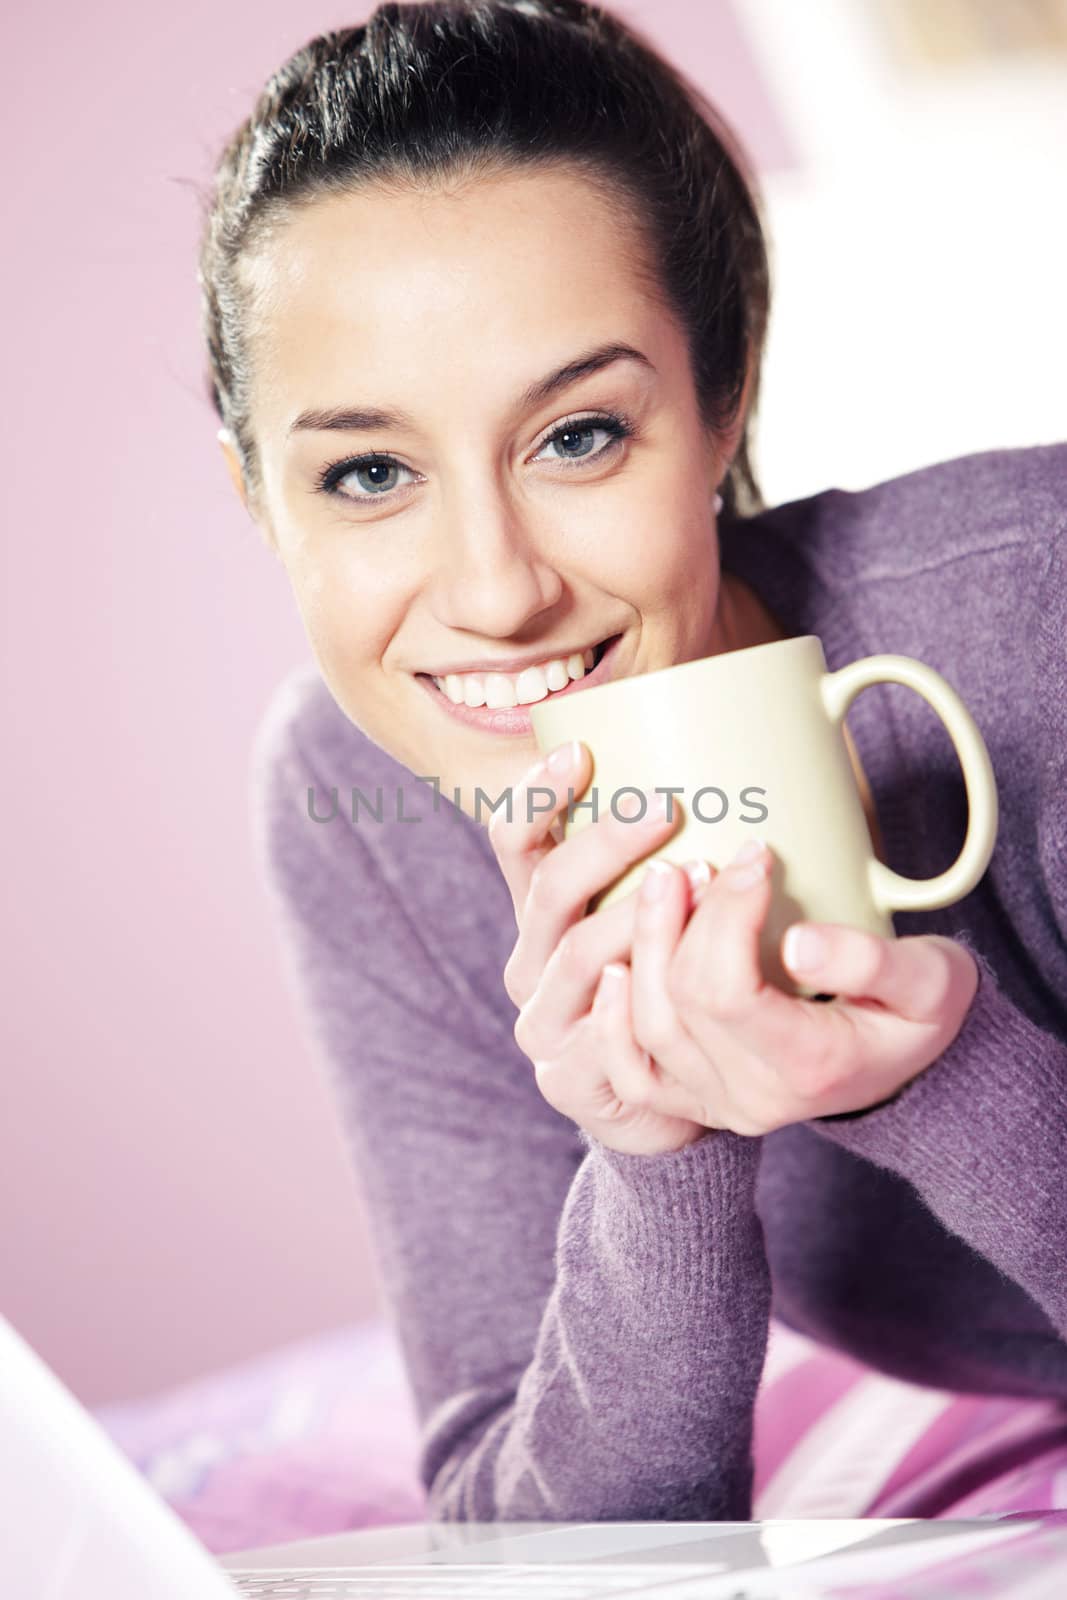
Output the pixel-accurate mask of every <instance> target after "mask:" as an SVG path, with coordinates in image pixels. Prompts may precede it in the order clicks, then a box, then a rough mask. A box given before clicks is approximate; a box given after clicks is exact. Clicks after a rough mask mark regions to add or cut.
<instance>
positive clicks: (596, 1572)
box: [222, 1518, 1067, 1600]
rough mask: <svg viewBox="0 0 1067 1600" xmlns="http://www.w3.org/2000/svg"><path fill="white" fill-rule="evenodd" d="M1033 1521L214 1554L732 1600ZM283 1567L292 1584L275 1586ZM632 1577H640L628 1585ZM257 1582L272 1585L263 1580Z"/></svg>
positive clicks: (299, 1574) (844, 1574) (962, 1549)
mask: <svg viewBox="0 0 1067 1600" xmlns="http://www.w3.org/2000/svg"><path fill="white" fill-rule="evenodd" d="M1032 1527H1033V1525H1032V1524H1019V1523H1014V1524H1005V1523H1001V1522H997V1521H996V1520H995V1519H992V1518H974V1519H971V1520H969V1521H958V1522H953V1521H945V1520H943V1521H932V1522H921V1521H919V1520H917V1519H877V1518H871V1519H866V1520H862V1521H861V1520H850V1521H835V1520H826V1521H814V1522H813V1521H797V1520H781V1521H768V1522H762V1523H744V1522H740V1523H738V1522H734V1523H728V1522H716V1523H692V1522H684V1523H591V1524H560V1525H553V1524H550V1523H511V1524H504V1523H498V1524H484V1523H483V1524H478V1523H468V1524H418V1525H412V1526H406V1527H396V1528H383V1529H374V1530H370V1531H368V1532H364V1533H353V1534H348V1535H332V1536H330V1537H329V1538H327V1539H311V1540H308V1539H304V1540H300V1541H299V1542H298V1543H297V1544H293V1545H286V1546H276V1547H274V1549H273V1550H261V1551H259V1552H256V1553H255V1554H254V1555H244V1556H242V1555H233V1556H228V1557H226V1558H224V1560H223V1563H222V1564H223V1566H224V1567H226V1568H227V1570H229V1571H231V1572H234V1573H235V1574H236V1573H242V1574H245V1575H247V1576H248V1577H249V1578H250V1579H251V1578H252V1576H253V1575H255V1574H259V1575H260V1577H261V1578H263V1577H265V1576H266V1575H268V1574H269V1575H271V1576H274V1575H277V1577H278V1580H279V1585H280V1587H279V1588H278V1591H277V1592H278V1594H279V1595H281V1594H283V1593H286V1592H288V1593H299V1592H300V1591H299V1588H298V1582H299V1579H301V1578H302V1579H305V1580H311V1579H313V1578H316V1577H317V1578H318V1579H320V1580H321V1581H323V1582H324V1584H325V1583H329V1582H330V1581H331V1580H332V1581H335V1582H339V1581H340V1580H342V1579H343V1578H345V1577H350V1578H351V1579H352V1580H353V1588H352V1594H353V1595H354V1596H355V1595H366V1596H368V1597H369V1596H371V1595H380V1596H385V1595H392V1596H397V1597H400V1596H403V1597H405V1600H406V1597H408V1596H414V1595H422V1594H425V1595H427V1596H429V1595H433V1594H438V1593H440V1594H446V1593H447V1594H451V1595H458V1594H460V1593H463V1594H467V1593H469V1594H471V1595H475V1594H478V1593H481V1592H482V1590H483V1589H485V1590H486V1591H487V1592H491V1593H492V1595H493V1596H494V1600H502V1597H503V1596H504V1595H505V1594H508V1595H514V1596H515V1597H516V1600H518V1597H519V1596H522V1595H525V1594H532V1593H538V1594H544V1593H548V1592H550V1591H549V1590H548V1589H547V1588H546V1587H545V1580H546V1579H547V1578H549V1577H552V1578H554V1579H558V1582H559V1584H560V1592H566V1593H567V1594H568V1595H577V1594H593V1593H594V1592H597V1593H599V1592H605V1591H604V1590H603V1589H601V1587H600V1585H601V1583H604V1584H606V1585H607V1586H608V1588H609V1589H614V1588H615V1586H616V1585H617V1591H618V1592H619V1593H622V1592H624V1591H625V1592H627V1593H629V1594H633V1595H636V1594H641V1595H644V1594H646V1593H647V1594H649V1595H653V1594H655V1595H658V1594H660V1593H662V1594H664V1595H665V1596H669V1597H670V1600H712V1597H714V1596H725V1595H729V1596H733V1597H737V1596H738V1594H739V1591H738V1589H737V1581H738V1579H739V1577H741V1576H742V1575H744V1576H745V1588H744V1596H745V1600H763V1597H766V1600H777V1597H780V1596H785V1595H795V1596H802V1595H805V1596H809V1597H811V1600H816V1597H817V1596H819V1595H821V1594H823V1592H824V1582H825V1581H830V1580H833V1581H835V1582H837V1581H844V1580H846V1579H848V1580H850V1581H852V1582H861V1583H863V1584H866V1583H867V1582H872V1583H873V1582H875V1581H877V1580H882V1579H889V1578H902V1577H904V1576H906V1575H908V1574H912V1573H917V1572H920V1571H922V1570H924V1569H925V1568H926V1567H928V1566H933V1565H935V1564H938V1563H940V1562H946V1561H949V1560H951V1559H953V1558H956V1557H960V1556H964V1555H968V1554H970V1553H972V1552H979V1551H984V1550H989V1551H991V1552H993V1551H996V1550H999V1549H1000V1548H1002V1547H1003V1546H1005V1545H1007V1544H1009V1543H1010V1542H1012V1541H1016V1542H1019V1543H1020V1544H1021V1543H1022V1541H1023V1540H1024V1539H1025V1538H1026V1537H1027V1534H1028V1532H1029V1531H1030V1530H1031V1529H1032ZM1051 1532H1052V1537H1053V1539H1056V1538H1057V1536H1058V1544H1057V1546H1056V1548H1057V1551H1059V1550H1062V1553H1063V1561H1064V1572H1065V1573H1067V1530H1063V1529H1058V1530H1052V1531H1051ZM1047 1534H1048V1531H1047V1530H1046V1534H1045V1535H1043V1536H1042V1537H1047ZM860 1546H863V1548H860ZM1012 1559H1013V1561H1014V1560H1015V1557H1014V1554H1013V1557H1012ZM1042 1561H1043V1563H1044V1566H1043V1571H1044V1574H1045V1576H1046V1577H1048V1578H1049V1579H1053V1580H1054V1578H1055V1574H1053V1572H1052V1571H1051V1567H1050V1565H1049V1561H1048V1554H1047V1552H1044V1553H1043V1555H1042ZM1031 1565H1032V1564H1031ZM287 1575H291V1579H292V1584H293V1587H292V1588H288V1587H287V1586H285V1579H286V1576H287ZM635 1575H636V1576H638V1577H639V1578H640V1579H641V1580H642V1581H641V1582H640V1584H639V1585H638V1587H636V1588H635V1587H634V1583H633V1579H634V1576H635ZM1019 1576H1020V1583H1021V1584H1022V1585H1023V1587H1021V1588H1020V1589H1019V1590H1018V1591H1016V1590H1015V1588H1014V1587H1011V1588H1009V1589H1005V1588H1003V1586H1002V1587H1001V1588H1000V1589H998V1591H997V1592H998V1593H999V1594H1001V1595H1003V1596H1005V1597H1006V1600H1014V1597H1015V1595H1016V1593H1018V1594H1019V1595H1020V1596H1021V1597H1025V1600H1030V1593H1029V1591H1028V1590H1027V1589H1026V1588H1025V1584H1026V1582H1027V1581H1028V1575H1027V1568H1026V1566H1025V1565H1024V1564H1020V1568H1019ZM375 1580H377V1581H375ZM583 1580H585V1582H584V1583H583ZM1060 1581H1061V1582H1063V1581H1064V1579H1063V1577H1062V1576H1061V1578H1060ZM586 1585H588V1586H586ZM256 1592H257V1593H260V1594H264V1593H267V1594H269V1593H270V1592H271V1591H270V1589H269V1588H266V1587H265V1588H257V1589H256ZM308 1592H311V1593H313V1592H314V1589H313V1588H312V1589H310V1590H309V1591H308ZM324 1592H325V1591H324ZM330 1592H331V1593H336V1592H337V1591H334V1590H332V1589H331V1590H330ZM341 1592H344V1590H343V1589H342V1590H341ZM1050 1592H1051V1591H1050Z"/></svg>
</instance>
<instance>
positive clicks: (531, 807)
mask: <svg viewBox="0 0 1067 1600" xmlns="http://www.w3.org/2000/svg"><path fill="white" fill-rule="evenodd" d="M589 766H590V756H589V752H588V749H587V747H586V746H585V745H584V744H582V743H581V742H580V741H579V740H577V739H571V740H568V741H567V743H566V744H562V745H558V746H557V747H556V749H554V750H550V751H549V753H548V754H547V755H546V756H544V757H543V758H542V759H541V760H540V761H537V762H535V763H534V765H533V766H532V767H531V768H530V769H529V771H528V772H527V773H526V775H525V777H524V778H523V779H522V781H521V782H520V783H519V785H518V786H517V788H515V789H513V790H512V791H511V792H510V797H509V798H510V804H506V805H505V806H504V808H503V809H502V810H500V811H494V813H493V815H492V817H491V818H490V820H489V826H488V829H487V832H488V835H489V843H490V844H491V846H492V848H493V853H494V854H495V856H496V858H497V861H498V862H499V864H500V870H501V872H502V873H503V875H504V881H505V883H506V884H507V886H508V891H509V893H510V894H511V902H512V905H513V906H514V909H515V917H516V921H518V919H519V917H520V915H521V912H522V908H523V906H524V905H525V903H526V897H527V895H528V893H529V889H530V879H531V877H532V875H533V871H534V868H535V867H536V866H537V864H538V862H539V861H540V860H541V859H542V858H543V857H544V856H545V855H547V854H548V852H549V851H551V850H553V849H555V848H557V843H556V839H557V838H558V835H556V836H554V835H553V833H552V830H553V827H554V826H555V823H556V821H557V819H558V817H559V814H560V812H561V811H563V810H564V809H565V808H566V807H567V806H568V805H569V804H570V802H571V800H572V799H576V798H577V797H578V796H579V795H580V794H581V793H582V791H583V790H584V788H585V786H586V784H587V782H588V780H589V776H590V773H589V771H588V770H587V769H588V768H589Z"/></svg>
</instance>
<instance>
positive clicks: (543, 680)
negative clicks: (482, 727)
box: [433, 645, 596, 710]
mask: <svg viewBox="0 0 1067 1600" xmlns="http://www.w3.org/2000/svg"><path fill="white" fill-rule="evenodd" d="M595 660H596V649H595V647H594V646H592V645H590V646H589V648H588V649H586V650H576V651H574V653H573V654H572V655H569V656H560V657H557V658H556V659H555V660H554V661H546V662H544V663H543V664H542V665H541V666H537V667H526V668H525V670H524V671H522V672H519V673H516V674H514V675H512V674H509V673H506V672H449V673H446V674H445V676H444V677H443V678H434V680H433V681H434V683H435V684H436V685H437V687H438V688H439V689H440V690H441V691H442V693H443V694H446V695H447V696H448V698H449V699H450V700H451V701H452V704H453V705H457V706H462V705H468V706H488V707H489V708H490V710H498V709H500V708H501V707H506V706H515V705H520V706H526V705H532V704H533V702H534V701H535V700H543V699H544V698H545V696H546V695H548V694H551V693H553V692H554V691H555V690H558V689H565V688H566V687H567V685H568V684H569V683H570V682H571V681H572V680H574V679H577V678H584V677H585V674H586V672H589V671H591V670H592V668H593V663H594V662H595Z"/></svg>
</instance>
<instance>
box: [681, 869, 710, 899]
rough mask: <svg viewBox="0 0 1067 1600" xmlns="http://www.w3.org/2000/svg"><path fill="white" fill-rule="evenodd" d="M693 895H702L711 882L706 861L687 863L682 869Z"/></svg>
mask: <svg viewBox="0 0 1067 1600" xmlns="http://www.w3.org/2000/svg"><path fill="white" fill-rule="evenodd" d="M683 871H684V872H685V875H686V877H687V878H688V879H689V883H690V885H691V887H692V890H693V893H694V894H695V895H700V894H703V892H704V890H705V889H706V888H707V886H708V884H709V883H710V882H711V868H710V867H709V866H708V864H707V862H706V861H687V862H686V863H685V866H684V868H683Z"/></svg>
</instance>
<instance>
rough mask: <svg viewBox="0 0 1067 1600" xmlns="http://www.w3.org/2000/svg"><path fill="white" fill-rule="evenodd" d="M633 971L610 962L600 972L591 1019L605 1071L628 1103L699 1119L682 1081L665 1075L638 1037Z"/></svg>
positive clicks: (666, 1114) (663, 1113)
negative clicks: (601, 1044) (642, 1046)
mask: <svg viewBox="0 0 1067 1600" xmlns="http://www.w3.org/2000/svg"><path fill="white" fill-rule="evenodd" d="M632 984H633V972H632V969H631V968H629V967H627V966H626V965H625V964H624V963H622V962H609V963H608V965H607V966H606V967H605V968H604V971H603V973H602V974H601V979H600V983H599V985H598V988H597V992H596V996H595V998H594V1000H593V1007H592V1011H591V1012H590V1017H591V1018H592V1019H594V1021H595V1023H596V1026H597V1031H598V1037H602V1038H603V1041H604V1051H603V1058H602V1063H601V1066H602V1070H603V1071H604V1072H605V1073H606V1076H607V1079H608V1082H609V1083H610V1085H611V1089H612V1092H613V1093H614V1094H615V1096H616V1097H617V1098H618V1099H619V1100H621V1101H622V1103H623V1105H626V1106H635V1107H642V1108H644V1109H646V1110H651V1111H656V1112H659V1113H661V1114H662V1115H665V1116H676V1117H684V1118H686V1119H687V1120H688V1121H699V1120H700V1116H699V1112H700V1109H701V1108H700V1107H699V1106H697V1105H695V1104H694V1102H693V1099H692V1097H691V1096H690V1095H689V1094H688V1093H687V1092H686V1091H685V1090H684V1089H683V1088H682V1086H681V1085H680V1084H678V1083H675V1082H672V1081H671V1079H669V1078H667V1077H665V1076H664V1075H663V1073H662V1072H661V1071H660V1069H659V1067H658V1066H657V1063H656V1062H655V1061H653V1060H652V1058H651V1056H650V1055H649V1052H648V1051H647V1050H644V1049H642V1048H641V1046H640V1045H639V1044H638V1043H637V1041H636V1040H635V1038H634V1034H633V1008H632V997H633V989H632Z"/></svg>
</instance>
